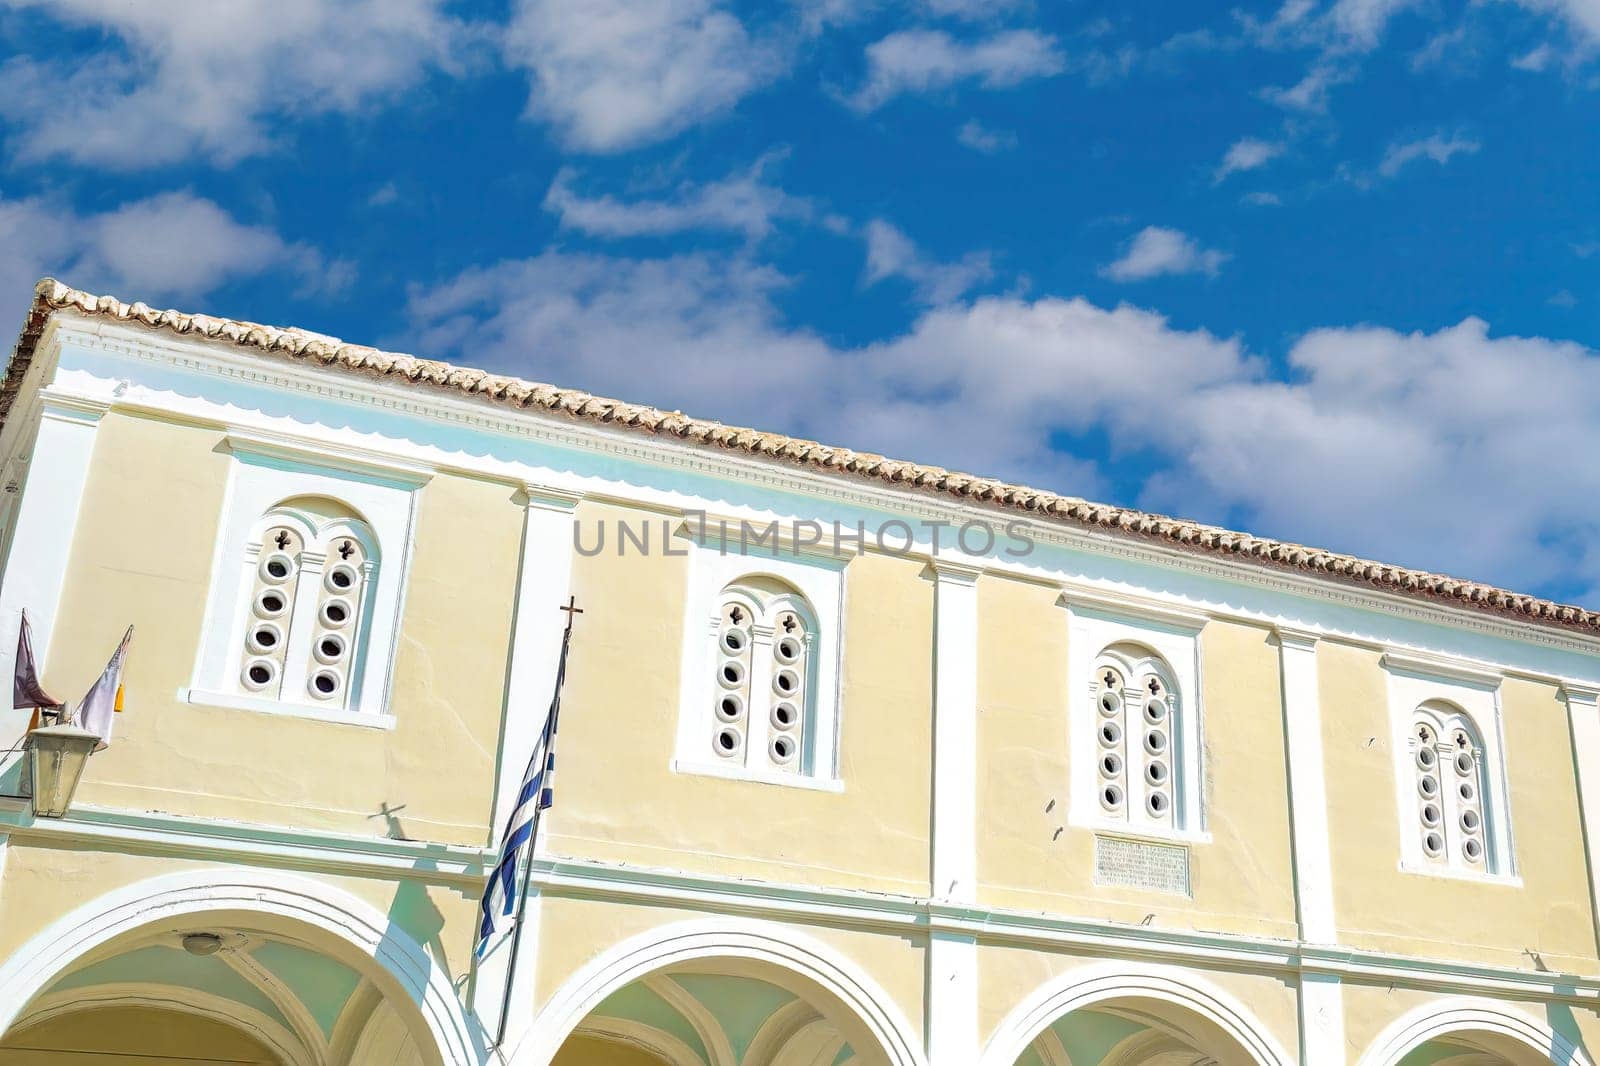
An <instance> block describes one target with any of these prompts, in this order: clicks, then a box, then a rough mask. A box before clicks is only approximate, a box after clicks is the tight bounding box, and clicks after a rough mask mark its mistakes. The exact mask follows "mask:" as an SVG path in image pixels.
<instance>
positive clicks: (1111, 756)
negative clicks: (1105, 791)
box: [1100, 751, 1122, 777]
mask: <svg viewBox="0 0 1600 1066" xmlns="http://www.w3.org/2000/svg"><path fill="white" fill-rule="evenodd" d="M1100 772H1101V773H1102V774H1104V775H1105V776H1106V777H1116V776H1117V775H1118V774H1120V773H1122V756H1120V755H1118V754H1117V753H1116V752H1114V751H1113V752H1109V753H1108V754H1107V755H1106V756H1105V757H1104V758H1103V759H1101V760H1100Z"/></svg>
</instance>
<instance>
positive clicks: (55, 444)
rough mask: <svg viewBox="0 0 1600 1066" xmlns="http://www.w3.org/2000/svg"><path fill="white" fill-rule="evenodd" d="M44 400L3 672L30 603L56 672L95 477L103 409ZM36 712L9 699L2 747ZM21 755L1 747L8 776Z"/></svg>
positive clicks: (12, 569) (7, 590)
mask: <svg viewBox="0 0 1600 1066" xmlns="http://www.w3.org/2000/svg"><path fill="white" fill-rule="evenodd" d="M40 403H41V406H42V413H41V415H40V420H39V431H38V435H37V437H36V438H35V440H34V444H33V458H32V461H31V463H30V465H29V467H28V470H27V475H26V482H25V484H24V485H23V487H22V499H21V500H20V501H18V503H17V505H16V508H15V511H14V512H13V521H12V527H11V530H10V531H9V536H10V553H9V556H8V559H7V562H6V571H5V575H4V577H5V584H4V588H0V676H3V677H11V676H12V675H13V673H14V672H15V667H16V658H17V638H18V635H19V634H20V632H21V629H22V612H23V611H24V610H26V611H27V612H28V622H29V624H30V626H31V627H32V630H33V653H34V658H35V659H36V660H37V661H38V664H39V668H40V670H41V672H42V673H44V674H45V675H46V676H47V677H48V676H49V665H50V638H51V635H52V634H53V633H54V630H55V622H56V614H57V612H58V611H59V610H60V607H61V592H62V588H63V585H64V584H65V582H66V576H67V564H68V562H69V560H70V558H71V553H72V542H73V535H74V533H75V532H76V530H77V526H78V514H79V512H80V510H81V509H82V501H83V493H84V488H85V486H86V485H87V484H88V481H89V465H90V463H91V461H92V459H93V455H94V444H95V438H96V436H97V434H96V429H97V427H98V425H99V419H100V411H99V410H98V409H96V408H95V407H94V406H93V405H86V404H81V403H78V402H76V401H74V400H73V399H72V398H71V397H70V396H59V395H57V394H56V392H55V390H53V389H48V388H47V389H44V390H43V391H42V392H41V393H40ZM51 695H53V696H55V698H56V699H69V698H75V695H76V694H73V695H72V696H69V695H68V694H66V693H63V692H54V693H51ZM28 720H29V712H28V711H26V710H20V711H19V710H13V709H12V707H11V705H10V704H9V703H6V704H4V706H3V707H0V752H4V751H6V750H7V749H9V748H10V747H11V746H12V745H13V744H14V743H16V742H17V741H18V740H20V739H21V737H22V735H23V734H24V733H25V732H26V731H27V728H28ZM20 758H21V756H20V753H12V754H11V755H9V756H6V755H0V777H4V776H5V772H6V770H7V768H8V767H10V766H11V765H12V764H13V763H15V762H17V761H18V760H20Z"/></svg>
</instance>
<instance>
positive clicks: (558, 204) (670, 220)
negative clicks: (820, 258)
mask: <svg viewBox="0 0 1600 1066" xmlns="http://www.w3.org/2000/svg"><path fill="white" fill-rule="evenodd" d="M772 158H773V157H772V156H771V155H768V156H766V157H763V158H762V159H760V160H758V161H757V162H756V163H755V165H754V166H752V167H750V168H749V169H748V170H745V171H741V172H738V173H735V174H730V175H729V176H728V177H726V178H723V179H722V180H721V181H713V182H707V183H705V184H703V185H696V184H692V183H687V182H686V183H684V184H682V185H680V186H679V187H678V188H677V189H676V190H674V191H673V193H672V195H671V196H669V197H667V198H665V199H655V200H619V199H618V198H616V197H615V196H611V195H609V194H607V195H601V196H591V197H586V196H584V195H582V194H581V193H578V192H576V191H575V190H574V189H573V182H574V181H575V180H576V178H577V174H576V172H575V171H574V170H572V169H571V168H570V167H568V168H563V169H562V170H561V171H560V172H559V173H558V174H557V175H556V179H555V181H554V182H553V183H552V184H551V186H550V191H549V192H548V193H547V194H546V195H545V198H544V207H545V210H546V211H552V212H554V213H555V214H557V215H559V216H560V219H561V225H562V227H563V228H566V229H575V230H580V231H582V232H584V233H588V234H590V235H592V236H596V237H613V238H615V237H660V236H665V235H667V234H672V233H681V232H683V231H685V230H723V231H729V232H734V233H742V234H743V235H744V236H745V237H746V238H748V239H750V240H760V239H761V238H763V237H765V236H767V235H768V234H769V233H771V232H772V229H773V226H774V225H775V224H776V223H777V222H779V221H781V220H783V219H808V218H810V217H811V214H812V208H811V204H810V202H809V201H808V200H805V199H804V198H801V197H797V196H791V195H789V194H788V193H786V192H784V191H783V190H782V189H780V188H778V187H777V186H775V185H772V184H769V183H768V182H766V181H765V180H764V178H763V173H762V172H763V171H764V170H765V169H766V167H767V166H768V164H769V163H770V162H771V160H772Z"/></svg>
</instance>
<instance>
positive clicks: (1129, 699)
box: [1086, 644, 1186, 830]
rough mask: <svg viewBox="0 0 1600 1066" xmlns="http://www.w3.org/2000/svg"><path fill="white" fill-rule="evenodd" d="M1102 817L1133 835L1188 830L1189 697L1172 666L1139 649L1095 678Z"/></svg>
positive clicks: (1109, 661)
mask: <svg viewBox="0 0 1600 1066" xmlns="http://www.w3.org/2000/svg"><path fill="white" fill-rule="evenodd" d="M1089 685H1090V696H1091V699H1090V703H1091V706H1093V708H1094V719H1095V721H1094V737H1095V743H1094V745H1093V746H1092V747H1091V748H1090V749H1089V751H1088V754H1087V756H1086V758H1092V759H1093V760H1094V764H1093V770H1092V773H1093V775H1094V779H1095V782H1096V786H1097V795H1098V797H1099V804H1100V807H1101V816H1102V817H1103V818H1107V819H1111V820H1113V821H1125V822H1127V823H1128V824H1129V826H1130V827H1132V828H1136V829H1137V828H1152V829H1167V830H1170V829H1183V828H1185V814H1186V811H1185V802H1184V796H1185V792H1184V784H1185V782H1184V780H1183V776H1184V774H1185V773H1186V770H1185V769H1184V751H1183V745H1184V744H1185V742H1186V738H1185V736H1184V728H1183V721H1184V715H1185V709H1184V706H1183V695H1182V693H1181V692H1179V691H1178V687H1177V684H1176V683H1175V681H1174V680H1173V672H1172V669H1171V667H1170V666H1168V665H1167V662H1166V660H1164V659H1163V658H1162V657H1161V656H1159V655H1156V654H1155V653H1153V652H1151V651H1149V650H1148V649H1146V648H1143V647H1140V646H1138V645H1135V644H1114V645H1112V646H1111V647H1108V648H1106V649H1105V650H1104V651H1102V652H1101V653H1100V654H1099V656H1097V657H1096V659H1095V663H1094V670H1093V672H1092V674H1091V677H1090V682H1089Z"/></svg>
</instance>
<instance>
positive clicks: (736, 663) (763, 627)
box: [706, 576, 817, 775]
mask: <svg viewBox="0 0 1600 1066" xmlns="http://www.w3.org/2000/svg"><path fill="white" fill-rule="evenodd" d="M816 639H817V623H816V615H815V614H814V612H813V611H812V609H811V605H810V604H809V603H807V602H806V599H805V597H804V596H802V595H801V594H800V593H799V592H798V591H797V590H796V589H794V588H793V587H792V586H790V585H788V584H787V583H785V582H782V581H779V580H778V579H776V578H771V577H760V576H752V577H743V578H740V579H739V580H737V581H734V582H732V583H730V584H729V585H727V586H726V587H724V588H723V589H722V592H721V594H720V595H719V596H718V602H717V610H716V614H715V615H714V616H713V617H712V619H711V627H710V640H711V643H712V648H713V651H712V655H711V662H712V667H711V670H712V675H713V678H712V685H711V693H712V696H711V700H712V714H711V722H710V729H709V731H708V734H709V735H707V736H706V743H707V745H708V747H709V750H710V751H711V753H712V755H713V757H714V758H715V759H717V760H719V761H721V762H723V763H724V764H732V765H735V766H742V767H744V768H745V769H748V770H755V771H761V772H765V773H780V774H806V775H809V774H811V773H812V769H813V758H814V748H815V735H814V734H815V719H816V713H815V706H814V700H813V698H812V693H813V691H814V690H815V687H816V683H815V676H814V671H813V660H814V659H815V655H814V648H815V646H816Z"/></svg>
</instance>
